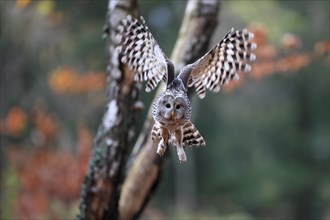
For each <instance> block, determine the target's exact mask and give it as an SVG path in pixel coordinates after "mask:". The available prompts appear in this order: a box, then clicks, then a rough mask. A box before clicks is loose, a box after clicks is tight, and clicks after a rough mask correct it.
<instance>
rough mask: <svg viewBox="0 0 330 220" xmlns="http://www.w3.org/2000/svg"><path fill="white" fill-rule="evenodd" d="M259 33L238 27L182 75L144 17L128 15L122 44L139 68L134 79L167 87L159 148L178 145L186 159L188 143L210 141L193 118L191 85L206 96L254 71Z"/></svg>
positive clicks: (157, 112) (159, 101)
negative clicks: (202, 133) (197, 127)
mask: <svg viewBox="0 0 330 220" xmlns="http://www.w3.org/2000/svg"><path fill="white" fill-rule="evenodd" d="M253 36H254V35H253V34H252V33H250V32H248V31H247V30H246V29H244V30H239V31H235V30H234V29H233V28H232V29H231V30H230V31H229V32H228V33H227V34H226V35H225V37H224V38H223V39H222V40H221V41H220V42H219V43H218V44H217V45H216V46H215V47H214V48H213V49H211V50H210V51H209V52H208V53H206V54H205V55H204V56H203V57H201V58H200V59H198V60H197V61H195V62H194V63H191V64H188V65H186V66H184V67H183V68H182V69H181V70H180V72H179V74H178V75H177V76H176V75H175V71H174V65H173V63H172V62H171V60H170V59H169V58H168V57H167V56H166V55H165V53H164V52H163V51H162V50H161V48H160V47H159V45H158V43H157V42H156V40H155V39H154V37H153V36H152V34H151V33H150V32H149V29H148V27H147V26H146V25H145V21H144V19H143V18H142V17H141V22H140V21H139V20H137V19H136V18H134V17H132V16H130V15H128V16H127V17H126V18H125V19H123V20H122V21H121V22H120V24H119V25H118V27H117V29H116V50H117V51H118V53H119V56H120V59H121V61H122V63H125V64H127V65H128V66H129V67H130V68H131V69H132V70H134V72H135V75H134V80H135V81H138V82H143V81H146V82H147V83H146V89H145V90H146V92H150V91H152V90H153V89H154V88H155V87H156V86H157V84H158V83H159V82H160V81H162V80H164V81H165V82H166V89H165V91H164V92H163V93H161V94H160V95H159V96H158V97H157V98H156V100H155V101H154V103H153V106H152V116H153V118H154V121H155V123H154V125H153V128H152V130H151V138H152V140H153V141H159V142H158V147H157V154H159V155H160V156H162V155H163V154H164V153H165V151H166V149H167V148H168V146H173V147H176V149H177V155H178V158H179V161H180V162H186V160H187V157H186V154H185V151H184V147H187V146H200V145H205V141H204V138H203V137H202V136H201V134H200V133H199V131H198V130H197V129H196V127H195V126H194V124H193V123H192V122H191V121H190V117H191V105H190V101H189V98H188V96H187V89H188V87H194V88H195V89H196V92H197V94H198V97H199V98H201V99H203V98H204V97H205V94H206V89H208V90H210V91H212V92H219V90H220V87H221V86H222V85H224V84H228V83H229V82H230V81H231V80H238V79H239V75H238V73H240V72H249V71H250V70H251V66H250V65H249V64H248V62H250V61H254V60H255V59H256V56H255V54H253V53H252V50H254V49H255V48H256V44H255V43H254V42H252V39H253Z"/></svg>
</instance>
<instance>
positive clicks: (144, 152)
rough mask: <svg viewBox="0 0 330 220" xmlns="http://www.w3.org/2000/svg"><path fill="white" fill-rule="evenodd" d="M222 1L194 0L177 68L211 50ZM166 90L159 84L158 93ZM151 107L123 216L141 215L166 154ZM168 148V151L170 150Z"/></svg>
mask: <svg viewBox="0 0 330 220" xmlns="http://www.w3.org/2000/svg"><path fill="white" fill-rule="evenodd" d="M219 8H220V1H218V0H214V1H210V0H198V1H195V0H190V1H189V2H188V4H187V7H186V12H185V16H184V19H183V24H182V26H181V29H180V33H179V37H178V40H177V42H176V45H175V48H174V51H173V53H172V56H171V60H172V61H173V63H174V65H175V66H176V67H177V68H182V67H183V66H184V65H186V64H187V63H191V62H193V61H195V60H196V59H197V58H199V57H200V56H202V55H204V54H205V53H206V52H207V48H208V46H209V42H210V39H211V36H212V34H213V32H214V30H215V27H216V25H217V14H218V11H219ZM162 91H164V84H162V85H161V86H159V88H158V90H157V92H156V97H157V96H158V95H159V94H160V93H161V92H162ZM153 123H154V121H153V119H152V116H151V108H150V109H149V113H148V116H147V119H146V122H145V124H144V129H143V131H142V132H141V133H140V136H139V138H138V140H137V143H136V144H135V147H134V150H133V152H132V155H131V158H130V162H131V166H129V167H128V168H127V169H128V174H127V177H126V179H125V182H124V183H123V186H122V191H121V194H120V200H119V217H120V219H135V218H137V217H138V216H139V215H140V213H141V211H142V210H143V208H144V206H145V205H146V203H147V202H148V200H149V197H150V196H151V194H152V192H153V190H154V189H155V187H156V186H157V183H158V181H159V178H160V176H161V170H162V165H163V161H164V158H160V157H159V156H158V155H157V154H156V145H157V143H154V142H152V140H151V137H150V131H151V128H152V126H153ZM167 152H168V151H167Z"/></svg>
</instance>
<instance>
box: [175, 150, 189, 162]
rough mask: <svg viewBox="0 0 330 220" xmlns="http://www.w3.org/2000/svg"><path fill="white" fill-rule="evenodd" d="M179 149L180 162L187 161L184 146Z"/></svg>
mask: <svg viewBox="0 0 330 220" xmlns="http://www.w3.org/2000/svg"><path fill="white" fill-rule="evenodd" d="M177 151H178V157H179V160H180V163H184V162H186V161H187V156H186V153H185V152H184V150H183V148H182V147H178V148H177Z"/></svg>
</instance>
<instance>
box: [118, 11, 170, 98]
mask: <svg viewBox="0 0 330 220" xmlns="http://www.w3.org/2000/svg"><path fill="white" fill-rule="evenodd" d="M141 19H142V21H143V24H144V20H143V18H142V17H141ZM143 24H141V23H140V22H139V21H138V20H137V19H135V18H134V17H132V16H131V15H128V16H127V17H126V18H125V19H124V20H122V21H121V23H120V24H119V26H118V28H117V30H116V31H117V33H116V40H117V42H116V44H117V45H116V48H117V50H118V52H119V53H120V55H121V61H122V62H123V63H125V64H127V65H128V66H129V67H130V68H131V69H133V70H134V71H135V76H134V80H136V81H138V82H142V81H148V83H147V86H146V91H147V92H150V91H151V90H153V89H154V88H155V87H156V86H157V84H158V82H159V81H161V80H162V79H164V80H165V81H166V80H167V77H168V75H167V74H168V63H170V64H171V61H170V60H169V59H168V58H167V57H166V55H165V54H164V52H163V51H162V50H161V48H160V47H159V45H158V43H157V42H156V40H155V39H154V37H153V36H152V34H151V33H150V32H149V29H148V27H147V26H145V25H143ZM171 65H172V64H171ZM170 73H171V74H173V76H170V77H171V78H172V77H173V78H174V71H173V73H172V71H170Z"/></svg>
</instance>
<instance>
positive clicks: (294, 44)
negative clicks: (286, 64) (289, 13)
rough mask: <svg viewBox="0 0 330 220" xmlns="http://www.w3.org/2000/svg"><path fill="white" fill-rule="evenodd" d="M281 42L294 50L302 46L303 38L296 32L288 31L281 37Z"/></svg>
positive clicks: (285, 46) (286, 47)
mask: <svg viewBox="0 0 330 220" xmlns="http://www.w3.org/2000/svg"><path fill="white" fill-rule="evenodd" d="M281 44H282V46H283V47H284V48H285V49H290V50H293V49H298V48H300V47H301V40H300V38H299V37H298V36H297V35H295V34H292V33H286V34H284V35H283V37H282V39H281Z"/></svg>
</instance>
